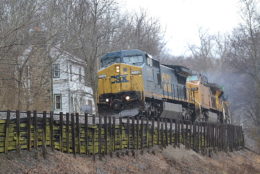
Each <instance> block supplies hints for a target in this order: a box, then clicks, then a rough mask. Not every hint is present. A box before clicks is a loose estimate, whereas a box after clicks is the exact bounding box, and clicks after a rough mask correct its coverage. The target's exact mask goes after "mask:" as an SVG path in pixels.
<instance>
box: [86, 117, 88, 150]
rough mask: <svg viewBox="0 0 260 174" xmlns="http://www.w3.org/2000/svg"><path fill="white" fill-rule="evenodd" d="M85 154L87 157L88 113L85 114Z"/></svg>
mask: <svg viewBox="0 0 260 174" xmlns="http://www.w3.org/2000/svg"><path fill="white" fill-rule="evenodd" d="M85 144H86V148H85V154H86V155H88V113H85Z"/></svg>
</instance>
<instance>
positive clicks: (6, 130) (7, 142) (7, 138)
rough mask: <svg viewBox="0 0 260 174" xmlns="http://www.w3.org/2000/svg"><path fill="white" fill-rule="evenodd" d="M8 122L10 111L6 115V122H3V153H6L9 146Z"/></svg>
mask: <svg viewBox="0 0 260 174" xmlns="http://www.w3.org/2000/svg"><path fill="white" fill-rule="evenodd" d="M9 122H10V111H9V110H8V111H7V113H6V122H5V153H7V152H8V146H9Z"/></svg>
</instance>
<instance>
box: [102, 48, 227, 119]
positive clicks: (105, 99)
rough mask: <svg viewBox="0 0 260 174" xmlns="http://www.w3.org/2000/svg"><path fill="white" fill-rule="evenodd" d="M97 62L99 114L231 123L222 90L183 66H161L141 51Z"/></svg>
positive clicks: (112, 56)
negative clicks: (98, 66) (98, 68)
mask: <svg viewBox="0 0 260 174" xmlns="http://www.w3.org/2000/svg"><path fill="white" fill-rule="evenodd" d="M100 63H101V69H100V70H99V71H98V110H99V112H100V114H104V115H106V114H112V115H113V114H114V115H117V116H135V115H139V114H142V115H146V116H148V117H163V118H178V119H183V120H191V121H211V122H230V118H229V112H228V103H227V101H225V100H224V97H223V96H224V95H223V90H222V89H221V88H220V87H219V86H218V85H216V84H212V83H209V82H208V80H207V78H206V77H205V76H203V75H201V74H198V73H193V72H192V71H191V70H189V69H188V68H186V67H183V66H177V65H162V64H160V62H159V61H158V60H156V59H153V58H152V56H150V55H149V54H147V53H146V52H144V51H141V50H122V51H117V52H111V53H107V54H105V55H104V56H103V57H101V62H100Z"/></svg>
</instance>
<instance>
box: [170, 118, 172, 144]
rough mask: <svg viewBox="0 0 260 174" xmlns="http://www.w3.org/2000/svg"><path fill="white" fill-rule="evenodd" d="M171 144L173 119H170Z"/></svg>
mask: <svg viewBox="0 0 260 174" xmlns="http://www.w3.org/2000/svg"><path fill="white" fill-rule="evenodd" d="M170 145H172V119H170Z"/></svg>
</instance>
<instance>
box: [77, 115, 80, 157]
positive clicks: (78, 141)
mask: <svg viewBox="0 0 260 174" xmlns="http://www.w3.org/2000/svg"><path fill="white" fill-rule="evenodd" d="M76 130H77V145H78V147H77V149H78V153H79V154H80V153H81V144H80V124H79V113H76Z"/></svg>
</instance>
